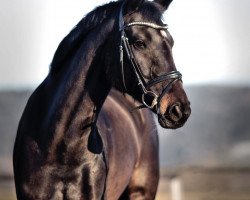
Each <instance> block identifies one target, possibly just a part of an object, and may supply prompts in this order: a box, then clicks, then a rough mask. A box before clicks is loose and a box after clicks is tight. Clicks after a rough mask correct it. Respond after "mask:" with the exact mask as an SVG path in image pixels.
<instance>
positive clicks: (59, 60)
mask: <svg viewBox="0 0 250 200" xmlns="http://www.w3.org/2000/svg"><path fill="white" fill-rule="evenodd" d="M120 3H121V2H120V1H118V2H110V3H108V4H105V5H102V6H99V7H97V8H95V9H94V10H93V11H91V12H90V13H88V14H87V15H86V16H85V17H84V18H83V19H82V20H81V21H80V22H79V23H78V24H77V25H76V26H75V27H74V28H73V29H72V30H71V32H70V33H69V34H68V35H67V36H66V37H65V38H64V39H63V40H62V41H61V43H60V44H59V46H58V48H57V50H56V52H55V54H54V58H53V60H52V63H51V67H50V73H52V74H54V73H57V72H58V71H59V70H60V69H61V68H62V67H63V66H64V63H66V62H67V61H69V60H70V59H71V58H72V56H73V55H74V54H75V52H76V51H77V50H78V49H79V48H80V46H81V44H82V42H83V41H84V39H85V38H86V36H87V35H88V34H89V33H90V32H91V31H92V30H93V29H95V28H96V27H99V26H101V25H102V23H103V22H104V20H106V19H108V18H109V17H110V16H111V15H112V14H113V12H114V11H115V10H117V9H119V7H120ZM104 29H105V27H104Z"/></svg>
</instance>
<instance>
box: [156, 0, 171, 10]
mask: <svg viewBox="0 0 250 200" xmlns="http://www.w3.org/2000/svg"><path fill="white" fill-rule="evenodd" d="M172 1H173V0H154V2H156V3H158V4H159V5H161V6H162V8H163V10H164V11H165V10H167V9H168V6H169V5H170V3H171V2H172Z"/></svg>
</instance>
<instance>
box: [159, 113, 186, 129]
mask: <svg viewBox="0 0 250 200" xmlns="http://www.w3.org/2000/svg"><path fill="white" fill-rule="evenodd" d="M187 119H188V116H186V117H185V116H183V117H182V118H181V119H180V120H178V121H175V120H172V119H170V118H168V117H167V116H162V115H158V122H159V124H160V125H161V127H162V128H167V129H177V128H181V127H182V126H183V125H184V124H185V123H186V121H187Z"/></svg>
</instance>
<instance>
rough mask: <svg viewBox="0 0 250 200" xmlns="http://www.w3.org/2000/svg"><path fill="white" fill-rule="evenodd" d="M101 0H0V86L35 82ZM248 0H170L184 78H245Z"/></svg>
mask: <svg viewBox="0 0 250 200" xmlns="http://www.w3.org/2000/svg"><path fill="white" fill-rule="evenodd" d="M105 2H107V1H104V0H91V1H84V0H1V1H0V45H1V48H0V88H6V87H12V88H20V87H35V86H36V85H38V84H39V83H40V82H41V81H42V80H43V79H44V77H45V76H46V74H47V72H48V69H49V64H50V62H51V59H52V57H53V53H54V51H55V49H56V47H57V45H58V43H59V42H60V41H61V39H62V38H63V37H64V36H65V35H66V34H67V33H68V32H69V31H70V29H71V28H72V27H73V26H74V25H75V24H76V23H77V22H78V21H79V20H80V19H81V17H82V16H84V15H85V14H86V13H87V12H88V11H90V10H91V9H93V8H94V7H95V6H97V5H100V4H103V3H105ZM249 8H250V1H249V0H239V1H235V0H202V1H201V0H189V1H187V0H173V3H172V5H171V6H170V8H169V11H168V13H167V14H166V15H165V21H166V22H167V23H168V24H169V30H170V32H171V33H172V35H173V37H174V39H175V47H174V57H175V60H176V65H177V66H178V69H179V70H180V71H181V72H182V73H183V76H184V77H183V78H184V82H185V83H187V84H200V83H228V82H229V81H230V82H231V81H233V82H237V83H240V84H245V83H248V84H249V83H250V79H249V75H250V67H249V66H248V65H249V61H248V60H249V59H248V57H249V55H250V23H249V18H250V12H249V11H248V10H249Z"/></svg>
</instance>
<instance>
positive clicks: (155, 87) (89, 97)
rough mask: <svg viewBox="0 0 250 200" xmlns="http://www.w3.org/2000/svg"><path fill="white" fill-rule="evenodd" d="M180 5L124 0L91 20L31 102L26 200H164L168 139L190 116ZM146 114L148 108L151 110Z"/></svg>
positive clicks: (20, 161) (20, 192) (25, 124)
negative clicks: (176, 51) (177, 25)
mask: <svg viewBox="0 0 250 200" xmlns="http://www.w3.org/2000/svg"><path fill="white" fill-rule="evenodd" d="M170 3H171V1H170V0H165V1H164V0H154V1H144V0H123V1H122V0H121V1H118V2H111V3H108V4H106V5H103V6H100V7H98V8H96V9H95V10H93V11H92V12H90V13H89V14H88V15H87V16H86V17H84V18H83V19H82V20H81V21H80V22H79V23H78V24H77V26H76V27H75V28H74V29H73V30H72V31H71V32H70V33H69V35H67V36H66V37H65V38H64V39H63V40H62V42H61V43H60V45H59V47H58V49H57V51H56V53H55V55H54V58H53V61H52V64H51V70H50V72H49V74H48V76H47V77H46V79H45V80H44V81H43V82H42V83H41V85H40V86H39V87H38V88H37V89H36V90H35V91H34V93H33V94H32V95H31V97H30V99H29V101H28V103H27V105H26V108H25V110H24V112H23V115H22V118H21V120H20V123H19V127H18V132H17V137H16V141H15V147H14V156H13V163H14V176H15V185H16V193H17V198H18V200H48V199H58V200H61V199H62V200H83V199H87V200H89V199H108V200H117V199H154V198H155V194H156V190H157V185H158V179H159V159H158V136H157V129H156V125H155V122H154V119H153V115H152V113H155V114H156V115H157V116H158V121H159V123H160V125H161V126H162V127H164V128H171V129H175V128H179V127H181V126H183V125H184V123H185V122H186V120H187V119H188V117H189V115H190V112H191V110H190V103H189V101H188V98H187V96H186V94H185V92H184V90H183V87H182V81H181V78H182V76H181V73H180V72H178V71H177V70H176V67H175V64H174V61H173V57H172V46H173V38H172V37H171V35H170V33H169V32H168V30H167V25H165V24H164V23H163V22H162V20H161V18H162V14H163V12H164V11H165V10H167V8H168V6H169V4H170ZM144 108H146V109H144Z"/></svg>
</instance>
